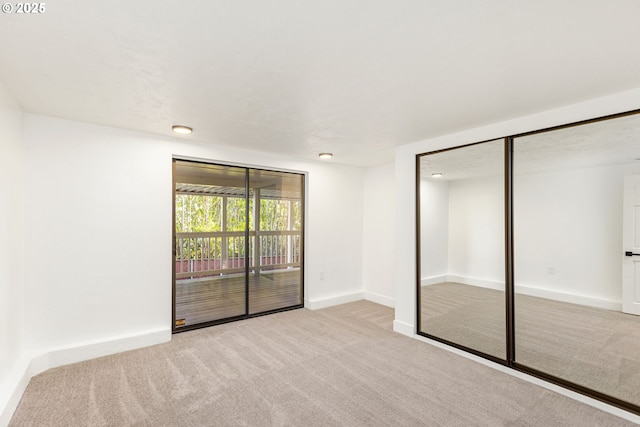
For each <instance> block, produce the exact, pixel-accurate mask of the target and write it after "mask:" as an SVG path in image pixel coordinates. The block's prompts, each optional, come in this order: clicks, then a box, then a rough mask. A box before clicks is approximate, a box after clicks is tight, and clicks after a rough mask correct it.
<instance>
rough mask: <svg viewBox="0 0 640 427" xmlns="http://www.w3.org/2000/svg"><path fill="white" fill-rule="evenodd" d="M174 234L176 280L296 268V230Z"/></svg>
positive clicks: (299, 241)
mask: <svg viewBox="0 0 640 427" xmlns="http://www.w3.org/2000/svg"><path fill="white" fill-rule="evenodd" d="M248 240H249V242H248V243H249V248H246V247H245V246H246V244H245V232H243V231H215V232H202V233H176V242H175V245H176V246H175V263H176V279H187V278H196V277H204V276H214V275H224V274H233V273H241V272H244V271H245V263H246V261H248V265H249V269H250V270H253V271H257V272H260V271H267V270H279V269H285V268H294V267H300V258H301V257H300V254H301V250H300V249H301V248H300V245H301V233H300V231H295V230H294V231H260V233H259V235H258V245H256V244H255V241H256V232H255V231H250V232H249V239H248Z"/></svg>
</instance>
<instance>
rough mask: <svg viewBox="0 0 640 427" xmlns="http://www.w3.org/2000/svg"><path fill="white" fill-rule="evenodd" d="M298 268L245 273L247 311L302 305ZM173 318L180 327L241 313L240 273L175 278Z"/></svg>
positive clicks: (250, 312)
mask: <svg viewBox="0 0 640 427" xmlns="http://www.w3.org/2000/svg"><path fill="white" fill-rule="evenodd" d="M301 283H302V280H301V274H300V269H298V268H295V269H288V270H281V271H273V272H262V273H260V274H257V275H256V274H250V275H249V314H256V313H261V312H264V311H269V310H275V309H280V308H283V307H291V306H295V305H299V304H302V299H301V295H302V289H301ZM175 310H176V320H180V319H184V320H185V323H184V326H188V325H195V324H198V323H203V322H210V321H214V320H219V319H224V318H228V317H233V316H242V315H244V314H245V276H244V275H243V274H233V275H222V276H214V277H203V278H198V279H183V280H177V281H176V301H175Z"/></svg>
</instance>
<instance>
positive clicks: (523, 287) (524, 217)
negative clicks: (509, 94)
mask: <svg viewBox="0 0 640 427" xmlns="http://www.w3.org/2000/svg"><path fill="white" fill-rule="evenodd" d="M513 170H514V176H513V201H514V204H513V218H514V223H513V234H514V255H515V262H514V273H515V309H514V314H515V344H516V348H515V356H516V357H515V362H517V363H518V364H521V365H524V366H527V367H529V368H532V369H535V370H536V371H539V372H543V373H545V374H548V375H552V376H554V377H557V378H560V379H562V380H566V381H569V382H571V383H573V384H576V385H578V386H581V387H586V388H588V389H591V390H595V391H597V392H599V393H603V394H606V395H608V396H612V397H614V398H616V399H620V400H623V401H627V402H630V403H632V404H634V405H639V406H640V316H639V315H640V310H638V307H640V305H638V302H640V274H638V273H640V267H639V266H640V256H625V252H626V251H629V252H632V253H634V251H635V252H638V251H637V248H639V247H640V230H635V227H638V226H640V221H639V220H640V203H639V202H640V115H637V114H636V115H628V116H623V117H619V118H613V119H609V120H603V121H596V122H593V123H588V124H582V125H579V126H572V127H566V128H561V129H556V130H552V131H547V132H540V133H534V134H531V135H525V136H522V137H516V138H514V143H513ZM625 270H627V272H626V275H625ZM625 287H628V290H627V291H625ZM626 306H628V309H627V310H625V309H624V307H626Z"/></svg>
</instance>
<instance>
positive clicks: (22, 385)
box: [0, 356, 31, 427]
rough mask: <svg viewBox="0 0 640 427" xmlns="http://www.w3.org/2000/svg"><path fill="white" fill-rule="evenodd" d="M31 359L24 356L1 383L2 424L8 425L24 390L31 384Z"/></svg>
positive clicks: (0, 419) (0, 412) (0, 414)
mask: <svg viewBox="0 0 640 427" xmlns="http://www.w3.org/2000/svg"><path fill="white" fill-rule="evenodd" d="M29 362H30V359H29V358H27V357H26V356H25V357H22V358H21V359H20V360H19V361H18V362H17V363H16V364H15V366H14V367H13V369H11V371H10V372H9V374H8V375H7V376H6V377H5V378H4V379H3V381H2V385H0V426H2V427H6V426H8V425H9V421H11V417H12V416H13V413H14V412H15V410H16V408H17V407H18V403H20V399H21V398H22V395H23V394H24V391H25V390H26V389H27V386H28V385H29V380H30V379H31V375H29Z"/></svg>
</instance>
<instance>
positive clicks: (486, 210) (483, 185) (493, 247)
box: [448, 176, 505, 284]
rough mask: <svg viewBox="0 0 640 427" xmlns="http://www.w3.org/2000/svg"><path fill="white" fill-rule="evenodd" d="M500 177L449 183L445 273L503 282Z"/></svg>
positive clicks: (502, 182) (502, 222) (503, 249)
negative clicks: (447, 251) (447, 244)
mask: <svg viewBox="0 0 640 427" xmlns="http://www.w3.org/2000/svg"><path fill="white" fill-rule="evenodd" d="M504 254H505V248H504V179H503V177H502V176H493V177H479V178H473V179H464V180H455V181H452V182H451V183H450V184H449V265H448V274H449V275H453V276H458V277H463V278H469V279H471V281H472V282H473V281H475V282H479V281H486V282H494V283H503V284H504V274H505V270H504V258H505V256H504Z"/></svg>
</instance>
